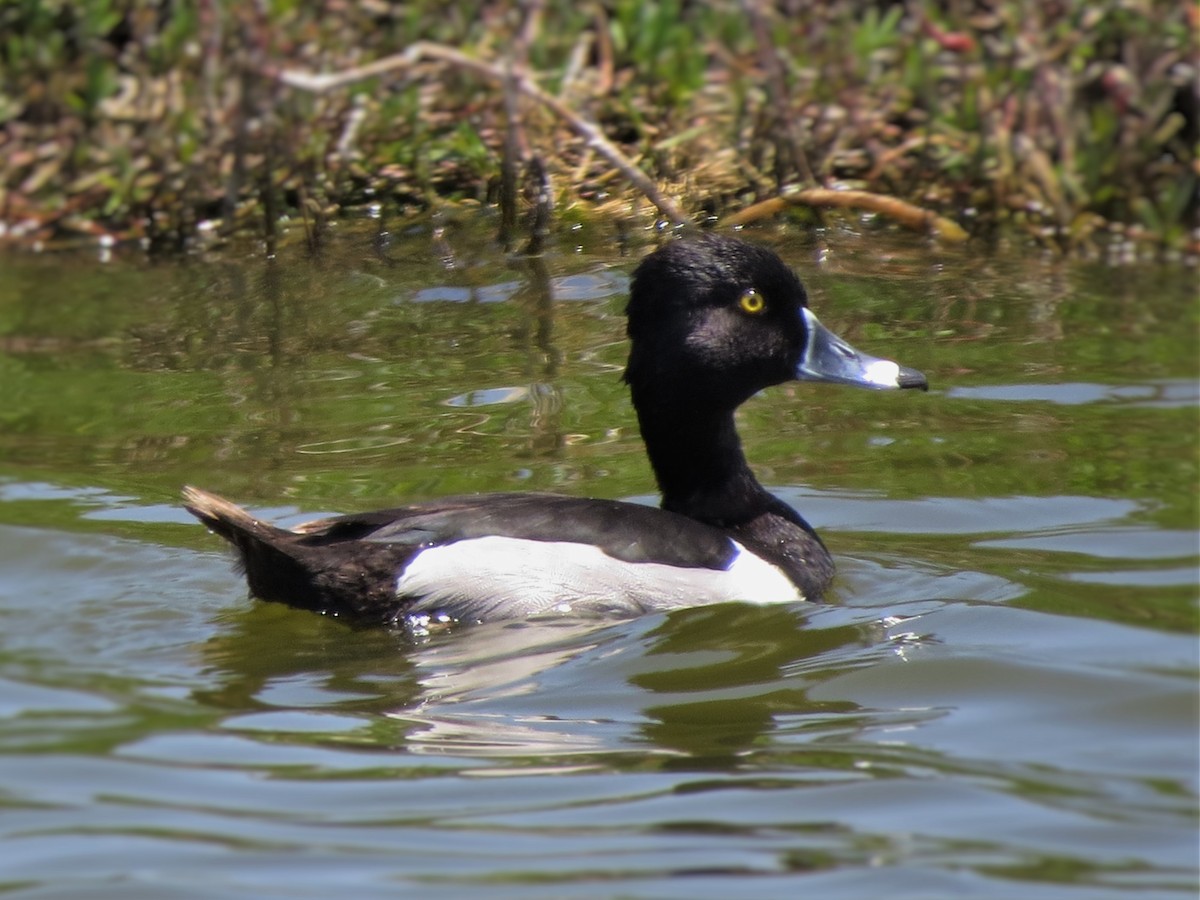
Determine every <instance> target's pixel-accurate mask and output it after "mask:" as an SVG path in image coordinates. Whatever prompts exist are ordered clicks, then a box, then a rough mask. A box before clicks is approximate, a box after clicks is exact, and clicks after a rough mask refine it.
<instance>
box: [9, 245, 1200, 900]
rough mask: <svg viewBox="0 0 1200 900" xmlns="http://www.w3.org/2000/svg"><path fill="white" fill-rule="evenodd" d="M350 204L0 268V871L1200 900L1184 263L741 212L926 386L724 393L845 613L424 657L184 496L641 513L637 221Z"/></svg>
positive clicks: (50, 887)
mask: <svg viewBox="0 0 1200 900" xmlns="http://www.w3.org/2000/svg"><path fill="white" fill-rule="evenodd" d="M346 231H347V234H346V235H344V236H343V237H341V238H340V239H339V240H337V241H335V242H334V243H333V244H332V245H331V246H330V247H329V248H328V250H327V251H326V253H325V254H324V255H323V256H322V257H321V258H320V259H318V260H310V259H307V258H305V256H304V255H303V254H302V253H300V252H299V251H296V250H291V251H285V252H284V253H283V254H281V257H280V259H278V260H277V261H276V263H275V264H274V265H266V264H264V263H262V262H261V261H259V260H257V259H256V258H255V256H254V254H252V253H246V254H245V255H239V254H238V253H237V252H234V251H231V252H228V253H226V254H223V255H222V256H220V257H217V258H213V259H206V260H192V261H185V262H176V263H161V264H156V265H147V264H144V263H142V262H140V261H138V260H136V259H126V260H122V259H117V260H116V261H114V262H112V263H109V264H107V265H99V264H96V263H93V262H91V261H89V260H86V259H81V258H79V257H75V256H63V255H58V256H53V255H51V256H42V257H32V258H31V257H10V258H8V259H6V260H4V261H3V266H4V269H5V272H4V277H3V279H0V385H2V392H3V397H4V400H3V403H2V404H0V572H2V573H3V574H2V575H0V626H2V627H0V713H2V718H0V753H2V754H3V756H2V757H0V798H2V799H0V804H2V805H0V836H2V841H0V886H3V888H4V889H5V891H6V896H12V897H22V898H24V897H29V898H34V897H36V898H47V897H55V898H58V897H88V898H95V897H121V898H128V897H135V898H136V897H154V898H175V897H179V898H201V897H247V898H250V897H254V898H259V897H264V896H287V897H328V896H339V895H340V896H350V895H353V896H358V897H393V896H397V895H412V896H420V897H434V898H437V897H454V898H457V897H464V896H487V897H489V898H490V897H512V898H529V897H535V898H536V897H546V898H562V897H571V898H573V897H596V898H603V897H613V896H628V897H654V898H659V897H689V898H709V897H711V898H726V897H734V896H754V897H780V898H784V897H788V898H790V897H795V896H801V895H804V896H813V897H823V898H859V897H874V896H881V895H885V894H886V895H887V896H889V897H900V898H905V897H912V898H930V897H995V898H1002V897H1012V896H1022V897H1039V898H1041V897H1045V898H1058V897H1062V898H1088V900H1092V898H1114V900H1115V898H1119V897H1120V898H1124V897H1129V896H1138V897H1172V898H1174V897H1181V896H1194V895H1195V890H1196V878H1197V830H1196V824H1197V823H1196V819H1197V816H1196V793H1197V783H1196V782H1197V765H1198V758H1200V749H1198V746H1197V731H1196V728H1197V691H1196V674H1197V643H1196V633H1197V630H1198V629H1197V619H1196V599H1197V593H1198V592H1197V571H1196V566H1197V557H1198V556H1200V552H1198V541H1197V493H1196V484H1197V471H1196V470H1197V424H1198V422H1197V381H1196V374H1197V372H1196V366H1197V358H1198V353H1197V308H1196V303H1195V289H1194V273H1193V272H1191V271H1189V270H1188V269H1186V268H1184V267H1177V268H1171V267H1158V266H1150V265H1136V266H1126V267H1123V268H1115V269H1114V268H1106V267H1103V266H1099V265H1091V264H1083V263H1062V262H1056V261H1052V260H1044V259H1031V258H1029V257H1028V256H1025V257H1022V256H1021V255H1020V254H1011V255H1005V254H996V255H989V254H988V253H986V252H984V251H982V250H980V249H978V248H971V249H969V250H968V251H965V252H962V253H959V252H955V251H940V252H939V251H934V250H930V249H929V248H927V247H925V246H923V245H922V244H921V242H919V241H917V240H915V239H907V238H899V237H888V238H885V237H880V236H871V237H869V238H864V237H862V236H857V235H852V234H829V235H825V236H823V237H822V238H821V239H820V242H819V243H818V242H817V241H816V240H815V239H813V238H790V239H788V238H785V237H782V236H779V235H772V234H766V233H764V234H760V235H758V236H756V237H757V239H759V240H762V241H764V242H771V243H774V244H776V245H777V246H778V247H779V248H780V249H781V250H783V252H784V253H785V255H786V256H787V257H788V258H789V260H790V261H792V262H793V263H794V264H795V265H796V266H797V268H798V269H800V271H801V272H802V274H804V275H805V276H806V281H807V282H808V283H809V285H810V288H811V293H812V295H813V301H812V302H813V305H814V307H815V308H816V309H817V311H818V313H819V314H820V315H821V318H822V320H823V321H825V322H826V323H827V324H829V325H830V326H831V327H833V328H834V329H835V330H837V331H838V332H839V333H841V334H843V335H844V336H845V337H847V338H848V339H849V340H851V341H852V342H853V343H855V344H856V345H859V346H861V347H863V349H867V350H870V351H873V352H878V353H881V354H888V355H892V356H894V357H895V358H898V359H900V360H902V361H903V362H905V363H906V364H909V365H912V366H914V367H917V368H920V369H922V370H924V371H926V373H927V374H928V375H929V376H930V380H931V382H932V383H933V386H934V389H933V390H932V391H931V392H930V393H929V394H928V395H925V396H914V395H911V394H903V395H883V394H872V393H867V392H853V391H849V390H839V389H836V388H822V387H814V386H800V385H793V386H782V387H779V388H774V389H772V390H770V391H768V392H765V393H764V394H763V395H762V396H760V397H758V398H755V399H754V400H752V401H751V402H750V403H749V404H748V405H747V407H746V408H745V409H744V410H743V413H742V415H741V418H740V422H741V427H742V430H743V436H744V439H745V443H746V445H747V449H748V452H749V456H750V458H751V461H752V463H753V464H754V466H755V468H756V469H757V471H758V472H759V473H760V476H761V477H762V479H763V481H764V482H765V483H767V484H769V485H771V486H772V487H773V488H774V489H775V490H777V491H778V493H780V494H781V495H782V496H783V497H784V498H785V499H787V500H788V501H789V502H791V503H793V504H794V505H796V506H797V507H799V508H800V509H801V510H802V511H803V512H804V514H805V515H806V516H807V517H808V518H809V519H810V521H812V522H813V523H814V524H815V525H816V526H817V527H818V528H820V530H821V531H822V533H823V534H824V536H825V538H826V540H827V542H828V543H829V544H830V546H831V547H832V549H833V550H834V553H835V556H836V557H837V559H838V564H839V568H840V572H841V574H840V577H839V580H838V582H837V584H836V587H835V590H834V591H833V593H832V595H831V596H830V598H829V600H830V601H831V602H830V603H828V604H823V605H801V606H795V607H788V608H755V607H747V606H740V605H735V606H720V607H711V608H701V609H692V610H683V611H680V612H677V613H673V614H670V615H659V616H647V617H644V618H641V619H637V620H634V621H625V622H572V621H559V622H540V623H508V624H496V625H490V626H483V627H478V628H473V629H467V630H462V631H456V632H450V633H446V634H435V635H433V636H430V637H428V638H426V639H424V640H420V641H416V642H413V641H411V640H410V639H409V638H407V637H406V636H405V635H402V634H398V633H392V632H389V631H386V630H382V629H364V628H354V627H351V626H348V625H346V624H345V623H342V622H339V621H335V620H330V619H324V618H321V617H318V616H314V615H311V614H306V613H303V612H297V611H292V610H289V609H285V608H281V607H276V606H270V605H265V604H256V603H252V602H250V601H249V600H247V599H246V598H245V595H244V588H243V587H242V585H241V583H240V582H239V580H238V578H237V577H236V576H235V575H234V574H233V573H232V572H231V571H230V568H229V561H228V558H227V557H226V556H225V555H224V553H223V551H222V550H221V547H220V544H219V543H218V541H217V539H216V538H214V537H212V536H211V535H207V534H206V533H205V532H204V531H203V530H202V529H201V528H199V526H197V525H195V524H194V523H193V522H191V520H190V517H189V516H187V514H186V513H184V512H183V511H182V510H181V509H180V507H179V504H178V499H177V491H178V488H179V485H180V484H182V483H184V482H192V483H195V484H199V485H201V486H204V487H207V488H209V489H212V490H216V491H219V492H221V493H224V494H226V495H228V496H230V497H232V498H234V499H237V500H239V501H242V502H245V503H247V504H248V505H250V506H251V507H252V508H254V509H255V510H256V511H258V512H260V513H262V514H264V515H266V516H270V517H276V518H279V519H281V520H282V521H284V522H295V521H299V520H301V519H302V518H304V517H307V516H311V515H314V514H320V513H323V512H332V511H339V510H347V511H348V510H353V509H363V508H367V507H370V506H373V505H385V504H388V503H394V502H396V501H397V500H398V499H401V498H421V497H430V496H437V495H439V494H446V493H455V492H465V491H476V490H497V489H505V490H507V489H531V490H557V491H565V492H569V493H579V494H591V495H596V496H605V497H627V498H634V499H640V500H646V501H651V500H652V496H651V494H650V492H649V491H650V485H651V481H650V476H649V472H648V468H647V466H646V464H645V462H644V459H643V458H642V455H641V449H640V445H639V443H638V440H637V434H636V428H635V426H634V423H633V418H632V414H631V412H630V410H629V407H628V404H627V401H626V400H625V396H624V390H623V387H622V385H621V384H620V380H619V377H618V374H619V367H620V364H621V362H622V360H623V356H624V348H623V342H622V324H623V323H622V319H621V316H620V310H621V307H622V303H623V292H624V290H625V287H626V284H627V276H628V273H629V271H630V269H631V267H632V265H633V263H634V261H635V260H636V258H637V257H638V256H639V255H640V254H641V253H642V252H643V248H641V247H632V248H629V249H628V251H627V253H626V254H622V253H621V248H620V247H619V246H615V245H614V243H613V242H612V241H611V239H610V236H609V235H607V234H602V233H599V232H597V233H594V234H591V233H588V231H587V230H586V229H585V230H584V231H583V232H582V233H579V234H576V235H574V236H573V237H572V238H570V239H567V238H563V237H560V238H559V239H558V241H557V242H556V245H555V248H554V250H553V252H552V253H551V254H549V255H548V257H547V259H546V260H545V266H544V268H543V267H538V266H531V265H530V264H528V263H525V262H520V261H509V260H506V259H505V257H504V256H503V255H502V254H500V253H499V252H497V251H496V250H495V249H494V248H493V247H491V246H490V245H489V244H488V242H487V240H486V236H485V234H484V233H483V232H481V231H478V230H477V229H475V228H474V227H473V226H471V225H469V224H467V225H464V226H463V227H462V230H461V232H458V233H455V232H453V231H452V232H451V237H450V240H449V242H448V244H445V245H433V244H432V243H431V241H430V237H429V235H428V233H427V232H426V231H425V230H423V229H422V228H420V227H416V228H414V229H413V230H412V232H411V233H409V234H407V235H403V236H401V237H400V238H398V239H397V241H396V243H395V244H394V245H393V246H392V247H391V249H390V250H389V251H388V255H387V256H386V257H380V256H377V255H374V254H373V253H372V252H371V250H370V249H369V248H370V242H369V241H368V240H367V239H366V238H364V237H362V236H361V235H360V234H359V233H358V232H357V230H356V229H355V228H353V227H348V228H347V229H346ZM575 240H578V241H579V246H575V245H574V244H573V243H571V241H575ZM818 256H820V257H822V258H824V259H825V262H824V264H823V265H821V266H819V267H818V266H817V265H816V263H815V259H816V258H817V257H818ZM546 284H548V285H549V286H550V290H551V292H552V294H553V296H554V302H548V301H547V297H546V294H545V291H544V286H545V285H546Z"/></svg>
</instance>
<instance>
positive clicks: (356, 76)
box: [278, 41, 688, 225]
mask: <svg viewBox="0 0 1200 900" xmlns="http://www.w3.org/2000/svg"><path fill="white" fill-rule="evenodd" d="M425 60H433V61H435V62H440V63H444V64H446V65H450V66H454V67H456V68H459V69H464V70H466V71H469V72H473V73H474V74H476V75H479V76H480V77H482V78H484V79H486V80H487V81H490V82H493V83H494V84H497V85H499V86H501V87H503V85H504V84H505V82H506V81H507V80H508V79H509V78H511V79H512V83H513V85H514V87H515V88H516V89H517V90H518V91H519V92H520V93H522V94H524V95H525V96H526V97H529V98H530V99H532V100H534V101H536V102H537V103H539V104H540V105H542V106H544V107H545V108H546V109H548V110H550V111H551V112H552V113H554V115H556V116H557V117H558V118H560V119H562V120H563V121H564V122H566V123H567V125H568V126H570V128H571V130H572V131H574V132H575V133H576V134H577V135H579V136H580V137H582V138H583V139H584V142H585V143H586V145H587V146H588V147H589V148H590V149H592V150H595V151H596V152H597V153H599V154H600V155H601V156H603V157H604V158H605V159H607V160H608V161H609V162H610V163H611V164H612V165H613V166H614V167H616V168H617V169H619V170H620V172H621V174H622V175H624V176H625V178H626V179H627V180H628V181H629V182H630V183H631V184H632V185H633V186H634V187H635V188H637V189H638V190H639V191H641V192H642V193H643V194H645V195H646V197H647V198H648V199H649V200H650V202H651V203H653V204H654V205H655V206H657V207H658V209H659V211H660V212H661V213H662V214H663V216H665V217H666V218H667V219H669V220H670V221H671V223H672V224H674V225H686V224H687V222H688V218H687V216H685V215H684V213H683V211H682V210H681V209H680V208H679V207H678V206H677V205H676V203H675V201H673V200H672V199H671V198H670V197H667V196H666V195H665V194H663V192H662V191H660V190H659V189H658V185H656V184H655V183H654V181H653V179H651V178H650V177H649V176H648V175H647V174H646V173H645V172H643V171H642V170H641V169H639V168H638V167H637V166H636V165H634V164H633V162H632V161H631V160H630V159H629V158H628V157H627V156H626V155H625V154H624V153H622V152H621V151H620V149H618V148H617V147H616V146H615V145H614V144H613V143H612V142H611V141H610V140H609V139H608V138H606V137H605V136H604V133H603V132H602V131H601V130H600V128H599V126H597V125H596V124H595V123H593V122H590V121H588V120H587V119H585V118H583V117H582V116H580V115H579V114H578V113H576V112H575V111H574V110H572V109H571V108H570V107H568V106H567V105H566V104H565V103H563V102H562V101H561V100H559V99H558V98H557V97H555V96H554V95H553V94H548V93H546V92H545V91H544V90H542V89H541V88H540V87H538V86H537V85H536V84H535V83H534V82H533V81H532V80H530V78H529V77H528V75H526V74H525V73H523V72H517V71H513V72H512V73H511V75H510V74H509V73H507V72H506V71H505V69H504V68H503V67H502V66H499V65H497V64H495V63H490V62H487V61H486V60H481V59H474V58H473V57H470V56H467V55H466V54H465V53H463V52H462V51H460V50H455V49H454V48H453V47H447V46H445V45H444V44H436V43H430V42H428V41H418V42H417V43H415V44H412V45H411V46H410V47H409V48H408V49H407V50H405V51H404V52H403V53H397V54H395V55H393V56H387V57H384V58H383V59H378V60H375V61H374V62H371V63H367V64H366V65H363V66H355V67H354V68H350V69H343V70H342V71H340V72H335V73H332V74H328V75H313V74H310V73H307V72H299V71H295V70H290V69H289V70H284V71H282V72H280V73H279V74H278V78H279V81H280V82H282V83H283V84H286V85H289V86H290V87H294V88H297V89H299V90H304V91H310V92H312V93H318V94H320V93H326V92H328V91H332V90H336V89H338V88H341V87H344V86H346V85H348V84H353V83H355V82H358V81H362V80H364V79H367V78H375V77H377V76H379V75H386V74H387V73H389V72H393V71H396V70H397V69H408V68H412V67H413V66H415V65H417V64H418V63H420V62H422V61H425Z"/></svg>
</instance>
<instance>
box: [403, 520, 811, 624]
mask: <svg viewBox="0 0 1200 900" xmlns="http://www.w3.org/2000/svg"><path fill="white" fill-rule="evenodd" d="M733 543H734V547H735V548H736V550H737V553H736V555H735V556H734V558H733V561H732V563H731V564H730V565H729V567H728V568H727V569H724V570H720V569H700V568H685V567H682V566H669V565H665V564H663V563H652V562H644V563H635V562H626V561H624V560H620V559H615V558H613V557H611V556H608V555H607V554H605V553H604V551H602V550H601V549H599V548H598V547H593V546H591V545H589V544H578V543H568V542H565V541H531V540H523V539H521V538H510V537H497V536H491V537H484V538H474V539H471V540H463V541H457V542H455V543H453V544H447V545H445V546H440V547H430V548H429V549H428V550H423V551H421V552H420V553H419V554H418V555H417V556H416V557H415V558H414V559H413V560H412V561H411V562H410V563H409V564H408V566H407V567H406V568H405V570H404V572H403V573H402V574H401V575H400V577H399V578H398V579H397V581H396V593H397V595H398V596H401V597H406V598H413V600H414V601H415V605H414V606H413V607H412V611H413V612H424V611H433V610H445V611H447V612H449V613H450V614H451V615H453V616H455V617H456V618H464V619H476V618H477V619H485V618H490V617H493V616H494V615H496V614H502V615H503V616H504V617H506V618H511V617H516V616H529V615H536V614H538V613H562V614H571V613H575V614H589V613H591V614H596V613H602V614H622V613H641V612H646V611H650V610H663V609H675V608H679V607H684V606H701V605H704V604H707V603H722V602H727V601H733V600H740V601H745V602H748V603H761V604H769V603H791V602H794V601H797V600H803V599H804V595H803V594H801V593H800V589H799V588H798V587H796V585H795V584H793V583H792V581H791V579H789V578H788V577H787V576H786V575H784V573H783V572H782V570H780V569H779V568H778V567H777V566H774V565H771V564H770V563H768V562H767V561H765V560H764V559H762V558H761V557H758V556H755V555H754V554H753V553H750V552H749V551H747V550H746V548H745V547H743V546H742V545H741V544H739V543H737V542H736V541H734V542H733Z"/></svg>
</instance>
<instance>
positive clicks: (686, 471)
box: [184, 236, 927, 621]
mask: <svg viewBox="0 0 1200 900" xmlns="http://www.w3.org/2000/svg"><path fill="white" fill-rule="evenodd" d="M626 314H627V316H628V333H629V339H630V342H631V347H630V353H629V362H628V365H627V367H626V370H625V381H626V382H627V383H628V384H629V389H630V393H631V394H632V397H633V406H634V408H635V409H636V410H637V417H638V423H639V424H640V426H641V431H642V438H643V440H644V441H645V445H646V453H647V455H648V456H649V458H650V463H651V465H652V467H653V469H654V474H655V476H656V477H657V480H658V486H659V488H660V489H661V491H662V508H661V509H654V508H652V507H648V506H641V505H637V504H633V503H624V502H620V501H616V500H591V499H585V498H579V497H563V496H558V495H554V494H515V493H514V494H482V495H478V496H471V497H454V498H450V499H445V500H435V501H432V502H426V503H416V504H413V505H411V506H404V507H400V508H398V509H387V510H381V511H379V512H368V513H361V514H358V515H349V516H339V517H336V518H331V519H323V520H320V521H315V522H310V523H307V524H304V525H300V526H298V527H296V528H294V529H292V530H284V529H281V528H276V527H274V526H272V525H268V524H266V523H264V522H260V521H258V520H257V519H255V518H253V517H252V516H250V515H249V514H248V513H247V512H246V511H245V510H243V509H241V508H240V507H237V506H235V505H234V504H232V503H230V502H228V501H227V500H224V499H222V498H220V497H218V496H216V495H214V494H210V493H208V492H206V491H202V490H199V489H197V488H193V487H188V488H185V489H184V498H185V499H186V502H187V508H188V509H189V510H190V511H191V512H192V513H193V514H194V515H195V516H197V517H198V518H199V519H200V521H202V522H203V523H204V524H205V525H207V526H208V527H209V528H211V529H212V530H213V531H215V532H216V533H217V534H219V535H221V536H222V537H223V538H225V539H226V540H227V541H229V542H230V543H231V544H233V546H234V547H235V548H236V549H237V551H238V553H239V555H240V557H241V564H242V567H243V568H244V570H245V573H246V578H247V580H248V582H249V585H250V591H251V592H252V593H253V594H254V596H256V597H259V598H261V599H263V600H274V601H280V602H283V603H287V604H290V605H291V606H296V607H302V608H304V609H311V610H316V611H318V612H322V613H329V614H334V615H350V616H354V617H356V618H360V619H374V620H381V621H396V620H403V619H406V618H408V617H424V616H448V617H451V618H453V619H456V620H470V621H475V620H485V619H501V618H517V617H525V616H530V615H536V614H539V613H550V614H571V613H575V614H591V615H595V614H617V615H633V614H638V613H642V612H646V611H650V610H661V609H670V608H674V607H681V606H693V605H700V604H704V603H716V602H721V601H727V600H744V601H750V602H756V603H775V602H785V601H795V600H803V599H809V600H813V599H817V598H819V596H820V594H821V591H822V590H823V589H824V588H825V587H826V586H827V585H828V583H829V581H830V579H831V578H832V577H833V560H832V559H831V557H830V555H829V552H828V551H827V550H826V549H825V545H824V544H823V543H822V542H821V539H820V538H819V537H817V534H816V532H814V531H813V529H812V528H811V527H810V526H809V524H808V523H807V522H805V521H804V519H802V518H801V517H800V515H799V514H798V513H797V512H796V511H795V510H793V509H792V508H791V507H789V506H788V505H786V504H785V503H783V501H781V500H779V499H778V498H776V497H774V496H772V495H771V494H769V493H767V491H766V490H765V489H764V488H763V487H762V485H760V484H759V483H758V481H757V480H756V479H755V477H754V475H753V473H752V472H751V471H750V467H749V466H748V465H747V464H746V458H745V456H743V455H742V449H741V444H740V441H739V440H738V435H737V431H736V430H735V428H734V421H733V414H734V410H735V409H736V408H737V407H738V406H739V405H740V404H741V403H742V402H743V401H745V400H746V399H748V398H749V397H750V396H751V395H753V394H755V393H756V392H758V391H760V390H762V389H763V388H766V387H769V386H771V385H773V384H779V383H781V382H784V381H789V380H797V379H798V380H801V381H828V382H835V383H839V384H850V385H857V386H860V387H867V388H920V389H922V390H924V389H925V388H926V387H927V383H926V381H925V377H924V376H923V375H922V374H921V373H920V372H916V371H914V370H912V369H907V368H903V367H901V366H898V365H897V364H896V363H894V362H891V361H889V360H883V359H876V358H874V357H870V356H867V355H865V354H863V353H860V352H858V351H857V350H855V349H853V348H852V347H850V346H849V345H848V344H846V343H845V342H844V341H842V340H841V339H840V338H838V337H836V336H835V335H834V334H832V333H831V332H829V331H828V330H826V329H825V327H824V326H823V325H821V323H820V322H818V321H817V318H816V316H814V315H813V314H812V313H811V312H810V311H809V309H808V306H807V300H806V296H805V292H804V288H803V286H802V285H801V284H800V281H799V279H798V278H797V277H796V275H795V274H794V273H793V272H792V270H791V269H789V268H788V267H787V266H786V265H785V264H784V263H783V262H782V260H780V259H779V257H778V256H776V255H775V254H774V253H772V252H771V251H769V250H766V249H764V248H761V247H756V246H753V245H751V244H747V243H745V242H744V241H741V240H736V239H734V238H729V237H720V236H705V237H699V238H693V239H690V240H680V241H676V242H673V243H670V244H667V245H666V246H664V247H662V248H661V249H659V250H658V251H656V252H654V253H652V254H651V255H650V256H648V257H647V258H646V259H645V260H643V262H642V263H641V265H639V266H638V268H637V270H636V272H635V273H634V276H633V283H632V287H631V291H630V298H629V305H628V307H627V309H626Z"/></svg>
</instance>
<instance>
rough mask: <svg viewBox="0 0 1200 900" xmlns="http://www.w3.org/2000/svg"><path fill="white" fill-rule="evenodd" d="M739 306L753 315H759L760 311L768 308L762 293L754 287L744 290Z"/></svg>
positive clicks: (739, 299) (739, 298)
mask: <svg viewBox="0 0 1200 900" xmlns="http://www.w3.org/2000/svg"><path fill="white" fill-rule="evenodd" d="M738 307H739V308H740V309H741V310H742V312H744V313H749V314H750V315H752V316H757V315H758V314H759V313H760V312H762V311H763V310H764V309H766V308H767V301H766V300H764V299H763V296H762V294H760V293H759V292H758V291H756V290H755V289H754V288H747V289H746V290H744V291H742V296H740V297H738Z"/></svg>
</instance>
